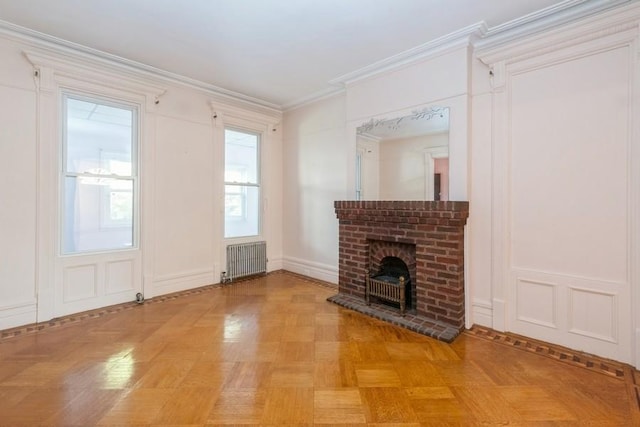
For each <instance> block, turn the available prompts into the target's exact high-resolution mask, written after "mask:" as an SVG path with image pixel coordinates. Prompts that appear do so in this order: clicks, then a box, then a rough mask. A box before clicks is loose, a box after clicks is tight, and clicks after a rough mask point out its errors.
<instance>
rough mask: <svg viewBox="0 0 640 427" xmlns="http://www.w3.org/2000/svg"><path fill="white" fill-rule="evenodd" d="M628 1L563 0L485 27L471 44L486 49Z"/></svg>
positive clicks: (628, 0)
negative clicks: (484, 31)
mask: <svg viewBox="0 0 640 427" xmlns="http://www.w3.org/2000/svg"><path fill="white" fill-rule="evenodd" d="M631 3H633V0H565V1H563V2H560V3H557V4H554V5H552V6H549V7H546V8H544V9H541V10H539V11H537V12H534V13H530V14H528V15H525V16H522V17H520V18H517V19H514V20H512V21H509V22H506V23H504V24H501V25H498V26H495V27H491V28H489V30H488V31H487V32H486V34H485V36H484V37H483V38H482V39H479V40H477V41H476V42H475V43H474V46H475V48H476V52H484V51H489V50H491V49H495V48H499V47H501V46H503V45H505V44H509V43H512V42H513V41H514V40H517V39H523V38H526V37H529V36H533V35H535V34H539V33H543V32H546V31H548V30H552V29H556V28H558V27H560V26H562V25H567V24H569V23H572V22H575V21H578V20H581V19H584V18H587V17H589V16H593V15H596V14H598V13H600V12H603V11H606V10H609V9H613V8H615V7H618V6H621V5H624V4H631Z"/></svg>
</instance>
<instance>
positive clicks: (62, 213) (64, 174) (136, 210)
mask: <svg viewBox="0 0 640 427" xmlns="http://www.w3.org/2000/svg"><path fill="white" fill-rule="evenodd" d="M69 99H73V100H78V101H84V102H91V103H95V104H99V105H104V106H108V107H113V108H120V109H125V110H129V111H131V114H132V116H131V137H132V147H131V175H115V176H114V175H111V174H109V175H107V174H95V173H88V172H84V173H81V172H69V171H67V159H68V155H67V154H68V152H67V148H68V144H67V118H68V107H67V106H68V104H67V101H68V100H69ZM59 105H60V110H59V111H60V115H59V121H58V123H59V125H60V149H59V150H58V155H59V161H58V177H59V178H58V180H59V182H58V212H59V215H58V218H59V224H58V230H59V231H58V233H57V235H58V245H57V246H58V256H59V257H61V258H66V257H74V256H87V255H94V254H102V253H113V252H127V251H132V250H139V249H140V239H141V231H140V204H141V197H140V188H141V185H140V163H139V159H140V156H139V153H140V143H141V138H142V135H141V131H140V129H141V117H142V115H141V111H142V106H141V105H140V104H139V103H136V102H131V101H128V100H126V99H116V98H111V97H109V96H104V95H100V94H95V93H84V92H82V91H78V90H73V89H69V88H61V90H60V101H59ZM69 177H76V178H82V177H86V178H98V179H99V178H108V179H116V180H121V181H132V182H133V184H132V192H133V206H132V209H133V211H132V227H131V228H132V231H131V246H128V247H120V248H109V249H97V250H88V251H74V252H65V248H64V247H65V222H66V203H65V200H66V189H65V183H66V178H69ZM103 198H104V197H103V194H101V195H100V199H99V204H100V206H99V208H98V215H99V218H98V221H99V222H100V228H101V229H105V228H106V229H112V228H115V227H118V226H117V225H115V227H114V226H106V227H103V224H102V216H103V211H104V209H105V208H104V207H103V206H102V204H103V203H104V201H103Z"/></svg>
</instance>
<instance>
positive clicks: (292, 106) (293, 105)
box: [282, 87, 345, 112]
mask: <svg viewBox="0 0 640 427" xmlns="http://www.w3.org/2000/svg"><path fill="white" fill-rule="evenodd" d="M344 92H345V89H344V87H339V88H335V87H330V88H327V89H324V90H321V91H318V92H315V93H312V94H311V95H308V96H305V97H302V98H298V99H296V100H294V101H291V102H288V103H286V104H283V105H282V111H284V112H288V111H292V110H296V109H298V108H302V107H304V106H305V105H309V104H313V103H314V102H317V101H322V100H323V99H329V98H333V97H334V96H338V95H342V94H343V93H344Z"/></svg>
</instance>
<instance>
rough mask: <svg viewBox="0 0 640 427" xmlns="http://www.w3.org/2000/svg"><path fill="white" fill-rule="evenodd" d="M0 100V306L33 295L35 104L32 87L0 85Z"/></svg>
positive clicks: (34, 260)
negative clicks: (0, 101)
mask: <svg viewBox="0 0 640 427" xmlns="http://www.w3.org/2000/svg"><path fill="white" fill-rule="evenodd" d="M0 51H2V49H1V48H0ZM3 67H4V64H3ZM0 74H2V73H0ZM0 100H11V101H10V102H6V103H0V181H1V182H2V185H0V305H5V304H13V303H15V302H20V303H22V302H24V301H30V300H33V299H34V298H35V294H36V290H35V286H36V284H35V281H36V273H35V267H36V247H35V244H36V175H37V166H36V132H35V128H34V123H35V120H36V118H35V117H36V106H35V94H34V93H33V91H27V90H23V89H15V88H11V87H6V86H2V85H0ZM0 311H2V308H0ZM0 316H1V314H0Z"/></svg>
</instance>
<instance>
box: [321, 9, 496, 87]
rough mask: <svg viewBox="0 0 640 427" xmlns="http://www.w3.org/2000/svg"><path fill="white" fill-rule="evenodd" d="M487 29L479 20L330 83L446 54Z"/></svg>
mask: <svg viewBox="0 0 640 427" xmlns="http://www.w3.org/2000/svg"><path fill="white" fill-rule="evenodd" d="M486 31H487V24H485V23H484V21H482V22H477V23H475V24H472V25H469V26H467V27H465V28H461V29H459V30H457V31H454V32H453V33H450V34H447V35H445V36H442V37H438V38H437V39H434V40H432V41H430V42H427V43H424V44H421V45H419V46H416V47H414V48H411V49H409V50H405V51H404V52H400V53H399V54H397V55H393V56H390V57H388V58H385V59H382V60H380V61H377V62H374V63H373V64H371V65H367V66H366V67H363V68H360V69H359V70H355V71H352V72H350V73H347V74H344V75H342V76H340V77H336V78H335V79H332V80H329V83H330V84H332V85H345V86H349V85H351V84H354V83H357V82H359V81H362V80H365V79H368V78H370V77H373V76H377V75H379V74H382V73H387V72H389V71H393V70H397V69H398V68H400V67H405V66H408V65H411V64H415V63H416V62H418V61H424V60H426V59H430V58H434V57H436V56H440V55H444V54H445V53H448V52H451V51H453V50H457V49H460V48H463V47H466V46H468V45H469V43H470V42H471V41H472V40H473V39H474V38H478V37H482V35H483V34H484V33H485V32H486Z"/></svg>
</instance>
